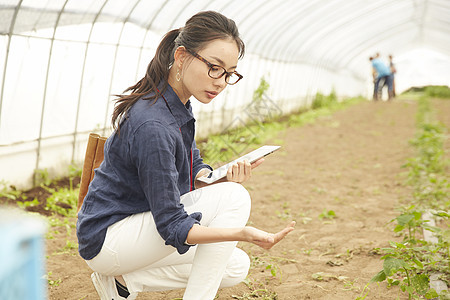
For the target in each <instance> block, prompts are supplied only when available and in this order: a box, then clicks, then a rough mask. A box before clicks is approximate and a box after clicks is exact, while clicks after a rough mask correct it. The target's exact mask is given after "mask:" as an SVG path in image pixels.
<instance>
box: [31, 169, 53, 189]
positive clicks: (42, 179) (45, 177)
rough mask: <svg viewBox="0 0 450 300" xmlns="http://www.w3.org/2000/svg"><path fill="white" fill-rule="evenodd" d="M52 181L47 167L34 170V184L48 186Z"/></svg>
mask: <svg viewBox="0 0 450 300" xmlns="http://www.w3.org/2000/svg"><path fill="white" fill-rule="evenodd" d="M50 183H52V181H51V179H50V176H49V174H48V170H47V168H45V169H36V170H34V185H35V186H38V185H41V186H42V185H44V186H49V185H50Z"/></svg>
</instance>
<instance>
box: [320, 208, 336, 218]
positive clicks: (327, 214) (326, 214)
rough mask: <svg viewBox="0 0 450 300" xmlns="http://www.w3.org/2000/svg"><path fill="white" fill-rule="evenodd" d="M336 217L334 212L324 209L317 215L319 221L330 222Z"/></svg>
mask: <svg viewBox="0 0 450 300" xmlns="http://www.w3.org/2000/svg"><path fill="white" fill-rule="evenodd" d="M335 217H336V213H335V212H334V210H328V211H327V210H326V209H324V210H323V211H322V213H321V214H320V215H319V219H321V220H322V219H329V220H331V219H334V218H335Z"/></svg>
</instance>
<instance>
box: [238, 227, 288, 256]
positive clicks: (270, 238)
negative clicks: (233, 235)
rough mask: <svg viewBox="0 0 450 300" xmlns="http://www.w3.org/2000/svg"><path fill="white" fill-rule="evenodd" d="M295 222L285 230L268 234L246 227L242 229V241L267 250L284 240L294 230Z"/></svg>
mask: <svg viewBox="0 0 450 300" xmlns="http://www.w3.org/2000/svg"><path fill="white" fill-rule="evenodd" d="M294 227H295V221H292V222H291V223H290V224H289V225H288V226H286V228H284V229H283V230H281V231H279V232H277V233H268V232H265V231H263V230H260V229H257V228H254V227H251V226H246V227H244V229H243V234H244V240H245V241H246V242H249V243H253V244H255V245H257V246H260V247H261V248H264V249H266V250H269V249H270V248H272V247H273V246H275V244H277V243H278V242H279V241H281V240H282V239H284V238H285V237H286V235H288V233H290V232H291V231H292V230H294Z"/></svg>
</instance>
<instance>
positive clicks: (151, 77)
mask: <svg viewBox="0 0 450 300" xmlns="http://www.w3.org/2000/svg"><path fill="white" fill-rule="evenodd" d="M229 38H232V39H234V41H235V42H236V45H237V47H238V48H239V58H242V57H243V55H244V50H245V46H244V42H243V41H242V40H241V38H240V37H239V31H238V29H237V26H236V24H235V22H234V21H233V20H231V19H228V18H227V17H225V16H224V15H222V14H220V13H218V12H215V11H204V12H199V13H197V14H195V15H194V16H192V17H191V18H190V19H189V20H187V22H186V25H185V26H184V27H183V28H180V29H174V30H171V31H169V32H168V33H167V34H166V35H165V36H164V37H163V39H162V40H161V43H160V44H159V46H158V48H157V49H156V53H155V56H154V58H153V59H152V60H151V61H150V64H149V65H148V67H147V72H146V73H145V76H144V77H143V78H142V79H141V80H139V81H138V82H137V83H136V84H135V85H133V86H130V87H129V88H127V89H126V90H125V91H124V94H122V95H116V96H117V97H118V98H117V99H116V100H115V101H116V103H115V107H114V112H113V115H112V125H113V128H114V129H120V123H121V120H122V119H123V118H126V113H127V112H128V110H129V109H130V108H131V106H133V104H134V103H136V101H138V100H139V99H141V98H142V99H144V100H154V101H156V100H157V99H158V98H159V97H160V95H161V94H163V93H164V92H165V91H166V90H167V86H168V85H169V83H168V79H169V70H170V67H171V66H172V64H173V62H174V53H175V50H176V49H177V48H178V47H179V46H184V47H185V48H186V49H188V50H191V51H195V52H198V51H199V50H201V49H202V48H203V47H205V46H206V45H207V43H209V42H211V41H213V40H218V39H229ZM161 83H162V84H163V86H162V87H161V88H160V90H158V85H159V84H161ZM127 92H131V93H130V94H129V95H125V93H127ZM143 97H146V98H143ZM153 103H154V102H153Z"/></svg>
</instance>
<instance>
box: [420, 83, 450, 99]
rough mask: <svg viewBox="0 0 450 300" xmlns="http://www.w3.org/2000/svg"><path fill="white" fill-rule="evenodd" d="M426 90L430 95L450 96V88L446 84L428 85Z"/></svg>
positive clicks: (438, 96)
mask: <svg viewBox="0 0 450 300" xmlns="http://www.w3.org/2000/svg"><path fill="white" fill-rule="evenodd" d="M424 91H425V94H426V95H427V96H430V97H437V98H447V99H448V98H450V88H449V87H448V86H446V85H434V86H426V87H425V89H424Z"/></svg>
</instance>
